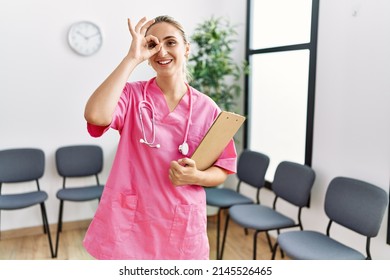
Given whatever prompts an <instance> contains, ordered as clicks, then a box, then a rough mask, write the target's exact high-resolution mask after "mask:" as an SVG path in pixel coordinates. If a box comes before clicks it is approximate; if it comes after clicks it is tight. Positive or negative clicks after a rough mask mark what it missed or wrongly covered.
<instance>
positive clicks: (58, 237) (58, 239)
mask: <svg viewBox="0 0 390 280" xmlns="http://www.w3.org/2000/svg"><path fill="white" fill-rule="evenodd" d="M63 208H64V201H63V200H60V210H59V214H58V223H57V234H56V250H55V253H54V257H55V258H56V257H57V254H58V245H59V242H60V232H61V231H62V211H63Z"/></svg>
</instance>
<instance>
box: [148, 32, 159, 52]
mask: <svg viewBox="0 0 390 280" xmlns="http://www.w3.org/2000/svg"><path fill="white" fill-rule="evenodd" d="M145 40H146V44H147V45H146V47H147V48H148V49H149V50H151V51H153V50H154V51H159V50H160V48H161V46H160V41H159V40H158V39H157V37H155V36H153V35H148V36H146V37H145Z"/></svg>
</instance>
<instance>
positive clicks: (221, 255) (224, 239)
mask: <svg viewBox="0 0 390 280" xmlns="http://www.w3.org/2000/svg"><path fill="white" fill-rule="evenodd" d="M229 221H230V216H229V213H227V214H226V220H225V229H224V232H223V239H222V248H221V253H220V255H219V259H220V260H222V258H223V251H224V249H225V242H226V235H227V230H228V225H229Z"/></svg>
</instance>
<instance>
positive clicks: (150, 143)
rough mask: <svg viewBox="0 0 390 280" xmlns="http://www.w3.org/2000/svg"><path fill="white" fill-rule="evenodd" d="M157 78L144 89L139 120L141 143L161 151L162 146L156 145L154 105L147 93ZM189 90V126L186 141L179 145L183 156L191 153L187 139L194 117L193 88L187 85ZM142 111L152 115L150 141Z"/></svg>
mask: <svg viewBox="0 0 390 280" xmlns="http://www.w3.org/2000/svg"><path fill="white" fill-rule="evenodd" d="M154 79H155V78H153V79H151V80H149V81H148V82H147V83H146V85H145V88H144V91H143V100H142V101H140V102H139V104H138V113H139V119H140V122H141V131H142V137H143V138H141V139H140V140H139V141H140V142H141V143H142V144H145V145H148V146H149V147H151V148H157V149H159V148H160V147H161V145H160V144H156V143H155V141H156V117H155V109H154V106H153V104H152V103H150V102H148V101H147V100H146V92H147V90H148V87H149V85H150V84H151V83H152V82H153V81H154ZM186 86H187V89H188V94H189V112H188V119H187V126H186V131H185V134H184V139H183V143H182V144H180V145H179V152H180V153H181V154H182V155H183V156H186V155H187V154H188V151H189V146H188V144H187V137H188V131H189V129H190V121H191V116H192V89H191V87H190V86H189V85H188V84H187V83H186ZM142 109H146V110H148V111H149V113H150V116H151V117H150V121H151V124H152V127H151V130H152V139H151V140H150V141H149V140H148V139H147V138H146V133H145V127H144V122H143V118H142ZM147 115H148V116H149V114H147Z"/></svg>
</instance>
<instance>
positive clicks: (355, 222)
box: [325, 177, 388, 237]
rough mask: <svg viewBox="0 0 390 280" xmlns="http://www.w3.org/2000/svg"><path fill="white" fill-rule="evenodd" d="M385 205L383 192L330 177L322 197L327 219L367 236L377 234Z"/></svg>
mask: <svg viewBox="0 0 390 280" xmlns="http://www.w3.org/2000/svg"><path fill="white" fill-rule="evenodd" d="M387 204H388V196H387V194H386V192H385V191H384V190H383V189H381V188H379V187H377V186H374V185H372V184H370V183H367V182H364V181H360V180H357V179H353V178H346V177H336V178H334V179H333V180H332V181H331V182H330V183H329V187H328V190H327V191H326V195H325V213H326V214H327V215H328V217H329V218H330V219H331V220H332V221H334V222H336V223H338V224H340V225H343V226H345V227H347V228H349V229H351V230H353V231H355V232H357V233H360V234H362V235H364V236H367V237H375V236H376V235H377V234H378V232H379V228H380V225H381V223H382V219H383V215H384V212H385V210H386V207H387Z"/></svg>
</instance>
